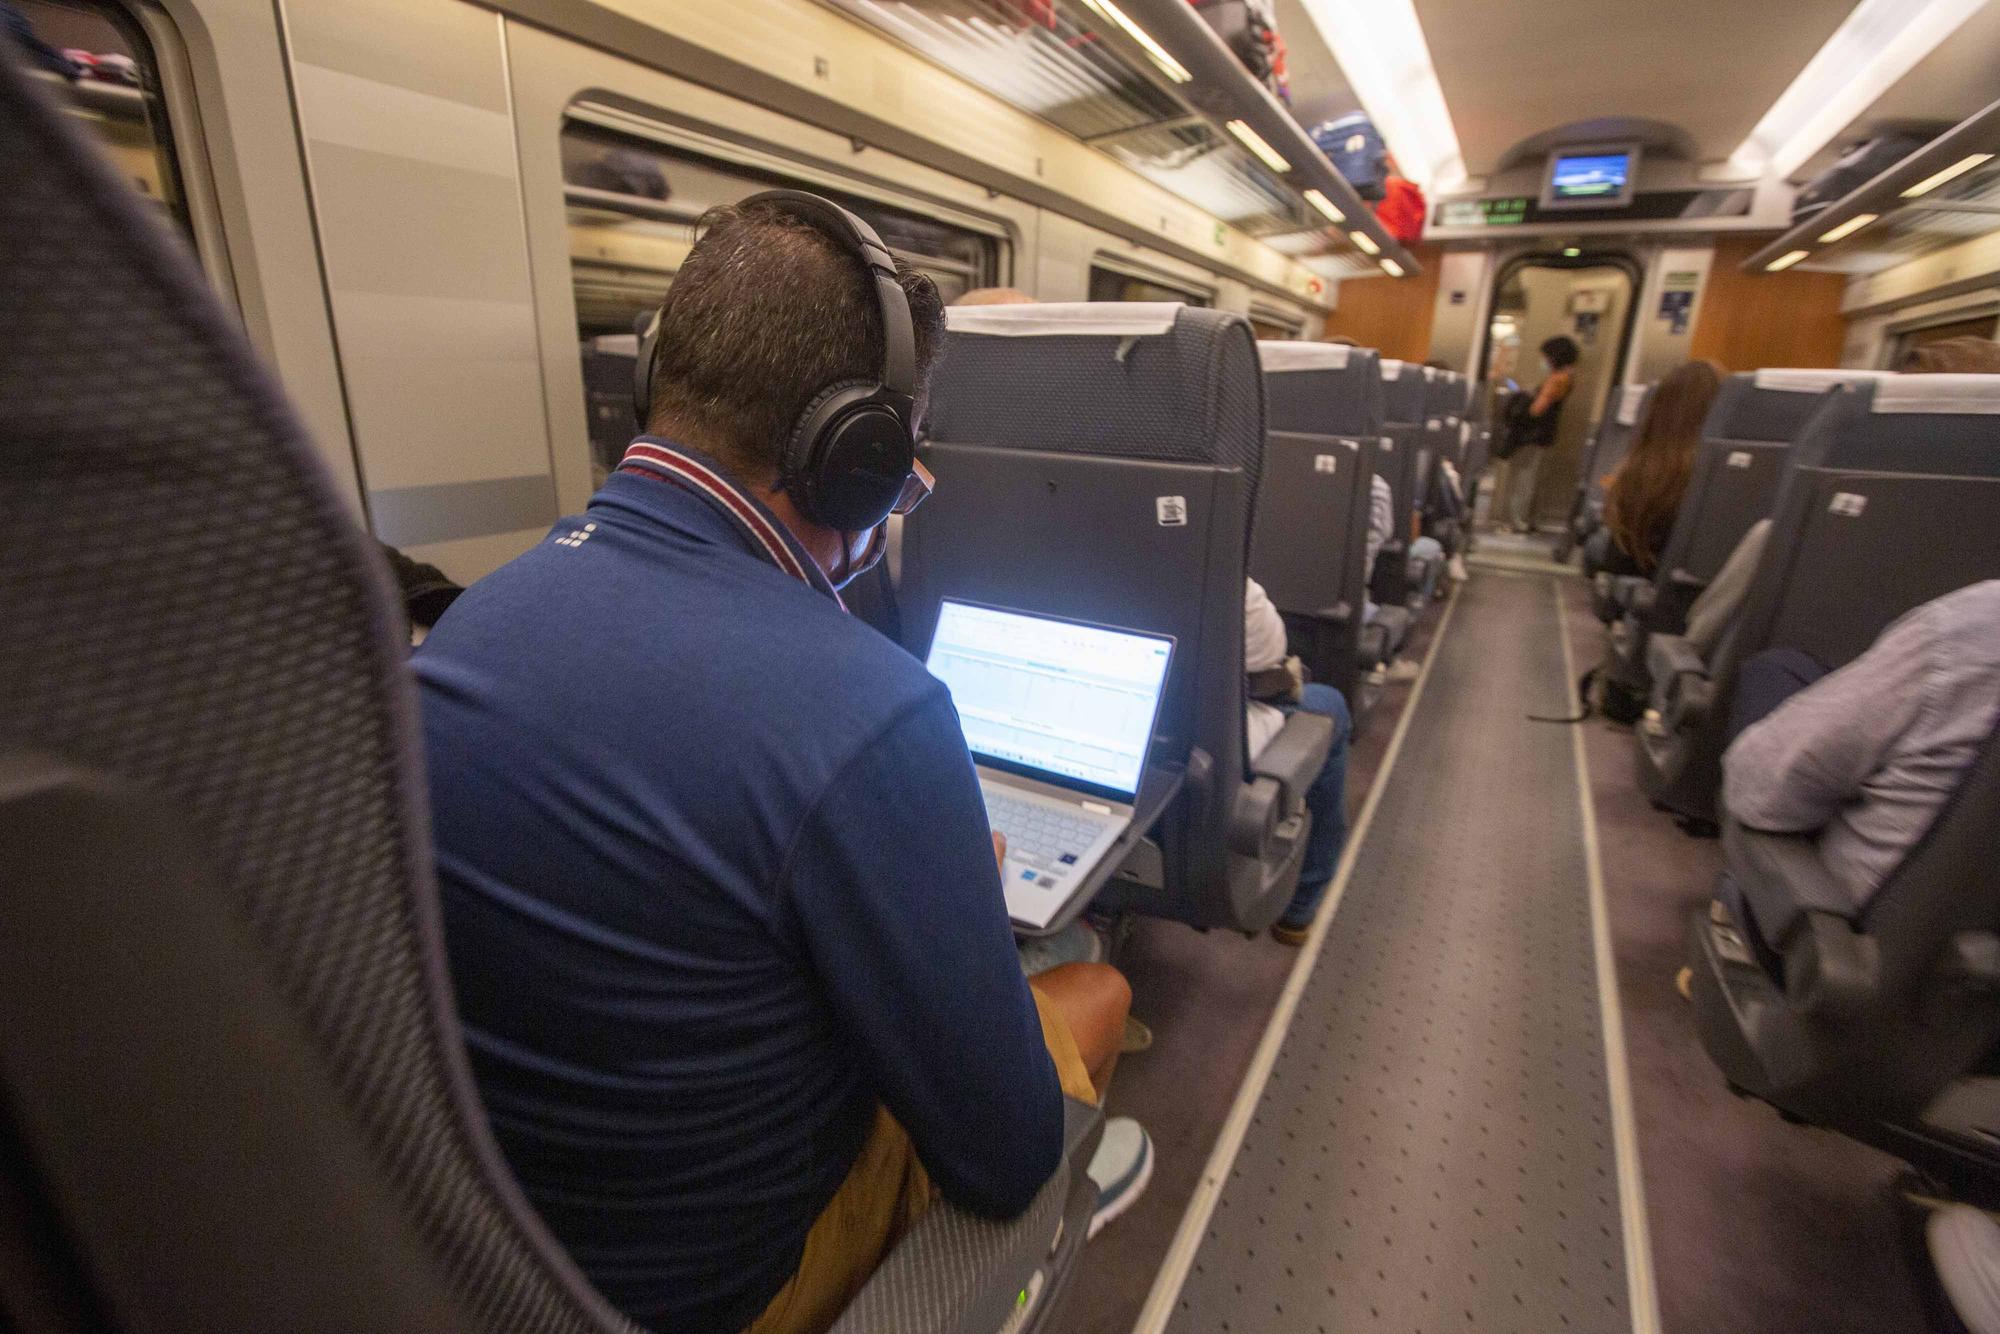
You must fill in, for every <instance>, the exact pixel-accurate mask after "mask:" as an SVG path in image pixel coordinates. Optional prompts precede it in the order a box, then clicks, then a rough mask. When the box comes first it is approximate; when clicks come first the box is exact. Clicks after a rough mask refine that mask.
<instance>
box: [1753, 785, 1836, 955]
mask: <svg viewBox="0 0 2000 1334" xmlns="http://www.w3.org/2000/svg"><path fill="white" fill-rule="evenodd" d="M1722 854H1723V857H1724V859H1725V861H1726V863H1727V865H1728V868H1729V875H1730V878H1731V879H1733V880H1734V881H1735V882H1736V887H1737V889H1738V890H1739V891H1741V893H1742V895H1743V898H1744V901H1745V902H1746V903H1748V904H1749V906H1750V911H1751V912H1752V913H1753V914H1754V915H1755V916H1756V919H1757V930H1758V934H1759V935H1761V936H1763V938H1764V943H1765V944H1767V945H1769V946H1770V947H1771V948H1772V949H1774V950H1777V951H1779V952H1780V953H1782V952H1783V951H1784V950H1785V948H1786V946H1787V944H1788V943H1789V942H1790V938H1791V935H1792V933H1793V932H1794V931H1796V930H1798V929H1799V927H1800V926H1801V925H1802V924H1803V923H1804V921H1805V918H1806V915H1807V914H1809V913H1822V914H1826V915H1829V916H1832V917H1837V918H1840V919H1842V920H1843V921H1848V922H1851V921H1852V920H1853V918H1854V914H1855V911H1856V909H1855V904H1854V900H1853V898H1852V896H1850V895H1849V893H1848V891H1847V889H1846V887H1845V886H1843V885H1842V884H1841V883H1840V882H1839V881H1837V880H1835V879H1834V877H1833V873H1832V872H1831V871H1829V870H1828V869H1827V865H1826V861H1825V859H1824V858H1822V857H1821V856H1820V855H1819V844H1818V841H1817V840H1816V839H1815V838H1814V837H1813V836H1812V835H1810V834H1773V833H1766V832H1765V831H1763V830H1759V829H1752V828H1750V827H1749V826H1747V825H1745V824H1743V823H1742V822H1741V821H1739V820H1737V819H1735V818H1734V817H1733V816H1730V815H1728V814H1726V813H1725V815H1724V817H1723V821H1722Z"/></svg>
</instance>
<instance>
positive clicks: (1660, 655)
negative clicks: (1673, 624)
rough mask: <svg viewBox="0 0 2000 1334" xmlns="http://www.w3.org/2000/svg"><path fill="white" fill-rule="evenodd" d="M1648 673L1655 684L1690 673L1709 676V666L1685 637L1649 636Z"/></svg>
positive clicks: (1647, 650) (1647, 645)
mask: <svg viewBox="0 0 2000 1334" xmlns="http://www.w3.org/2000/svg"><path fill="white" fill-rule="evenodd" d="M1646 673H1647V675H1649V676H1651V677H1652V678H1653V680H1654V681H1655V682H1660V681H1668V680H1672V679H1673V678H1674V677H1677V676H1685V675H1688V674H1690V673H1694V674H1698V675H1701V676H1706V675H1708V664H1707V663H1705V662H1703V661H1702V659H1701V654H1699V653H1697V652H1695V649H1694V645H1692V644H1690V643H1688V641H1687V638H1686V636H1684V635H1649V636H1647V639H1646Z"/></svg>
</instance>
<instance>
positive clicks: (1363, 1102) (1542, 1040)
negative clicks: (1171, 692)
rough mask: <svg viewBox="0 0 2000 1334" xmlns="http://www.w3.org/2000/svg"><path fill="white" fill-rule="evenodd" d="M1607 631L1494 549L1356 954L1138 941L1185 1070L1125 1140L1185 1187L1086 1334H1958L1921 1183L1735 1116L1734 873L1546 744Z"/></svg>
mask: <svg viewBox="0 0 2000 1334" xmlns="http://www.w3.org/2000/svg"><path fill="white" fill-rule="evenodd" d="M1599 635H1600V631H1599V628H1598V626H1597V624H1596V622H1595V621H1594V620H1593V619H1592V618H1591V617H1590V614H1589V610H1588V606H1587V599H1586V597H1585V590H1584V588H1583V585H1582V583H1581V581H1580V580H1578V579H1577V578H1575V577H1574V575H1572V574H1570V573H1569V572H1567V571H1565V570H1563V569H1562V568H1561V567H1558V566H1555V565H1553V564H1551V563H1550V562H1549V561H1548V558H1547V553H1546V542H1545V541H1544V542H1542V543H1536V542H1533V541H1522V540H1511V539H1505V538H1498V537H1494V538H1488V539H1487V540H1486V541H1485V543H1484V545H1483V547H1482V553H1481V556H1480V557H1479V558H1477V559H1476V560H1475V563H1474V578H1473V580H1472V581H1471V582H1470V583H1469V584H1467V585H1466V586H1465V587H1464V588H1463V589H1462V590H1461V592H1460V593H1459V594H1458V595H1457V597H1456V600H1455V601H1454V602H1453V603H1451V604H1448V605H1447V606H1441V607H1439V608H1435V609H1433V610H1431V611H1430V612H1428V613H1427V614H1426V616H1425V617H1424V618H1422V620H1421V621H1420V622H1419V625H1418V628H1417V630H1416V632H1415V636H1414V638H1413V641H1412V643H1411V645H1410V646H1409V653H1410V655H1411V656H1413V657H1416V658H1418V659H1420V660H1427V662H1428V666H1427V667H1426V670H1425V672H1424V673H1423V674H1422V675H1421V676H1420V677H1419V678H1418V680H1417V681H1416V682H1415V683H1414V685H1412V684H1410V683H1403V684H1399V685H1396V686H1392V688H1391V690H1390V692H1389V693H1388V694H1387V695H1386V696H1385V698H1384V700H1383V701H1382V703H1381V705H1380V706H1378V710H1377V712H1376V714H1375V715H1374V716H1373V717H1371V718H1370V719H1369V720H1368V722H1367V724H1366V725H1365V727H1364V729H1363V731H1362V733H1361V735H1360V737H1359V738H1358V739H1357V741H1356V743H1355V746H1354V748H1353V750H1352V752H1351V756H1350V770H1349V804H1350V810H1351V812H1352V813H1353V818H1354V836H1353V839H1352V843H1353V846H1352V847H1351V848H1350V849H1349V854H1348V858H1347V861H1346V862H1345V863H1344V865H1343V880H1342V881H1341V882H1338V883H1337V886H1336V889H1337V893H1338V897H1337V898H1335V899H1334V901H1333V902H1332V904H1331V907H1330V911H1328V912H1326V913H1323V918H1324V919H1325V920H1324V921H1323V923H1322V926H1321V936H1320V937H1319V938H1317V939H1316V940H1315V942H1314V943H1313V944H1311V945H1308V947H1307V949H1306V951H1304V952H1303V954H1302V953H1300V952H1297V951H1292V950H1287V949H1284V948H1282V947H1280V946H1278V945H1277V944H1275V943H1274V942H1272V941H1271V940H1269V939H1267V938H1260V939H1258V940H1245V939H1244V938H1242V937H1241V936H1234V935H1227V934H1224V933H1219V932H1218V933H1210V934H1208V935H1199V934H1196V933H1194V932H1190V931H1187V930H1185V929H1184V928H1179V927H1174V926H1170V925H1166V924H1162V923H1150V922H1148V923H1141V924H1139V925H1138V926H1136V927H1135V928H1134V930H1133V932H1132V934H1131V936H1130V938H1129V939H1128V940H1127V941H1126V942H1125V944H1124V947H1123V948H1122V949H1121V951H1120V954H1119V963H1120V964H1121V966H1122V967H1124V969H1125V970H1126V973H1127V975H1128V976H1129V977H1130V978H1131V980H1132V983H1133V989H1134V993H1135V997H1136V1000H1135V1008H1136V1010H1137V1012H1138V1013H1139V1015H1140V1016H1141V1017H1142V1018H1144V1019H1146V1020H1147V1022H1148V1023H1149V1024H1150V1025H1152V1027H1153V1028H1154V1031H1155V1032H1156V1034H1157V1040H1156V1043H1155V1045H1154V1047H1153V1048H1152V1049H1151V1050H1150V1051H1147V1052H1145V1053H1142V1054H1138V1055H1135V1056H1132V1057H1129V1058H1128V1059H1127V1061H1126V1063H1125V1064H1124V1065H1122V1066H1121V1067H1120V1070H1119V1074H1118V1077H1117V1080H1116V1082H1115V1084H1114V1087H1113V1090H1112V1096H1111V1108H1110V1110H1111V1111H1112V1112H1113V1113H1115V1114H1126V1115H1132V1116H1136V1117H1138V1118H1139V1119H1140V1120H1141V1121H1142V1122H1143V1123H1144V1124H1145V1125H1146V1126H1147V1128H1148V1130H1149V1131H1150V1133H1151V1134H1152V1136H1153V1140H1154V1144H1155V1150H1156V1154H1157V1163H1156V1167H1155V1173H1154V1179H1153V1184H1152V1187H1151V1189H1150V1191H1149V1192H1148V1194H1147V1196H1146V1197H1145V1198H1144V1199H1142V1200H1140V1201H1139V1202H1138V1204H1137V1205H1136V1206H1135V1207H1134V1208H1133V1209H1132V1210H1131V1211H1130V1212H1129V1213H1128V1214H1127V1215H1126V1216H1125V1217H1123V1218H1121V1219H1120V1220H1119V1221H1118V1222H1117V1223H1115V1224H1114V1225H1113V1226H1112V1227H1111V1228H1109V1229H1108V1230H1107V1231H1106V1232H1105V1233H1104V1234H1103V1235H1102V1236H1101V1237H1099V1238H1098V1239H1097V1240H1095V1241H1094V1242H1093V1243H1092V1244H1091V1249H1090V1252H1089V1254H1088V1255H1087V1256H1086V1261H1085V1264H1084V1266H1083V1270H1082V1272H1081V1273H1080V1274H1079V1276H1078V1279H1077V1282H1076V1285H1075V1287H1074V1288H1073V1289H1072V1290H1071V1292H1070V1293H1069V1294H1068V1296H1067V1298H1066V1299H1065V1304H1064V1307H1063V1309H1062V1310H1061V1311H1059V1312H1057V1313H1056V1315H1057V1317H1058V1318H1057V1320H1056V1322H1055V1325H1056V1328H1057V1329H1058V1330H1059V1331H1061V1332H1062V1334H1126V1332H1127V1331H1143V1332H1144V1334H1155V1332H1156V1331H1162V1330H1171V1331H1173V1332H1174V1334H1211V1332H1212V1331H1272V1332H1273V1334H1275V1332H1276V1331H1304V1332H1305V1334H1312V1331H1315V1330H1357V1329H1394V1330H1415V1331H1432V1330H1480V1331H1485V1330H1494V1331H1500V1330H1533V1331H1541V1330H1556V1329H1576V1330H1623V1329H1627V1328H1630V1329H1635V1330H1641V1331H1644V1330H1651V1329H1656V1328H1658V1329H1665V1330H1668V1331H1672V1332H1673V1334H1683V1332H1685V1334H1694V1332H1695V1331H1724V1330H1726V1331H1793V1330H1797V1331H1806V1330H1813V1331H1821V1330H1827V1331H1845V1330H1854V1331H1860V1330H1870V1331H1889V1332H1895V1331H1904V1330H1910V1331H1916V1330H1921V1329H1922V1328H1924V1325H1923V1321H1922V1318H1921V1314H1920V1309H1919V1303H1918V1297H1917V1283H1916V1280H1915V1279H1914V1277H1913V1274H1914V1272H1915V1271H1914V1269H1913V1267H1912V1264H1911V1262H1910V1261H1909V1259H1908V1258H1907V1257H1906V1254H1905V1252H1904V1250H1903V1247H1902V1243H1901V1240H1900V1234H1899V1231H1898V1216H1897V1212H1896V1210H1895V1208H1894V1207H1893V1203H1892V1199H1891V1183H1892V1182H1893V1180H1894V1178H1895V1176H1896V1172H1897V1165H1896V1164H1895V1163H1894V1162H1892V1161H1891V1160H1890V1159H1888V1158H1886V1157H1884V1156H1882V1155H1880V1154H1877V1153H1874V1152H1873V1151H1870V1150H1867V1149H1864V1148H1862V1147H1860V1146H1858V1145H1856V1144H1854V1143H1852V1142H1851V1141H1847V1140H1844V1139H1842V1138H1840V1137H1838V1136H1835V1135H1832V1134H1829V1133H1827V1132H1823V1131H1818V1130H1813V1129H1809V1128H1805V1127H1800V1126H1793V1125H1788V1124H1785V1123H1784V1122H1781V1121H1780V1120H1779V1119H1778V1118H1777V1117H1776V1115H1775V1114H1774V1113H1772V1112H1771V1111H1770V1110H1769V1109H1768V1108H1765V1107H1763V1106H1761V1105H1759V1104H1754V1103H1748V1102H1743V1101H1740V1100H1738V1099H1736V1098H1734V1097H1732V1096H1731V1095H1730V1094H1729V1093H1728V1091H1727V1090H1726V1089H1725V1087H1724V1086H1723V1084H1722V1082H1721V1080H1720V1078H1719V1076H1717V1075H1716V1073H1715V1071H1714V1069H1713V1067H1712V1066H1711V1065H1710V1064H1709V1063H1708V1060H1707V1057H1706V1056H1705V1054H1704V1053H1703V1052H1702V1050H1701V1047H1700V1044H1699V1042H1698V1041H1697V1040H1696V1038H1695V1035H1694V1032H1693V1029H1692V1026H1691V1025H1690V1024H1689V1022H1688V1017H1687V1013H1686V1007H1685V1003H1684V1002H1683V1001H1682V1000H1681V999H1680V997H1679V995H1678V993H1677V992H1676V991H1675V990H1674V985H1673V975H1674V972H1675V971H1676V969H1677V968H1678V967H1679V963H1680V960H1679V950H1680V942H1681V938H1682V937H1681V932H1682V929H1683V924H1684V923H1685V921H1686V919H1687V916H1688V914H1689V913H1691V912H1696V911H1700V909H1701V907H1702V905H1703V903H1704V902H1705V899H1706V890H1707V887H1708V885H1709V884H1710V883H1711V882H1712V880H1713V877H1714V874H1715V870H1716V868H1717V865H1718V863H1719V852H1718V849H1717V846H1716V845H1715V844H1714V843H1712V842H1703V841H1698V840H1694V839H1690V838H1688V837H1687V836H1686V835H1684V834H1682V833H1680V832H1679V831H1678V830H1677V829H1676V828H1675V827H1674V826H1673V824H1672V823H1671V822H1670V821H1668V820H1667V819H1666V818H1664V817H1663V816H1661V815H1659V814H1657V813H1656V812H1654V811H1653V810H1651V809H1650V807H1649V806H1648V804H1647V802H1646V800H1645V798H1644V797H1643V795H1641V794H1640V793H1639V792H1638V790H1637V787H1636V784H1635V782H1634V778H1633V774H1632V761H1631V754H1630V751H1631V745H1632V742H1631V737H1630V734H1629V731H1627V730H1625V729H1620V728H1617V727H1613V726H1611V725H1609V724H1606V723H1604V722H1603V721H1601V720H1595V719H1593V720H1591V721H1589V722H1586V723H1583V724H1580V725H1575V726H1571V725H1565V724H1563V723H1561V722H1546V721H1536V720H1534V719H1531V718H1530V716H1529V715H1539V716H1541V717H1543V718H1551V717H1560V716H1563V715H1565V714H1567V713H1568V712H1569V711H1570V699H1571V696H1570V692H1569V689H1568V684H1567V683H1568V681H1569V680H1570V679H1571V676H1572V674H1573V672H1574V671H1578V670H1581V668H1582V667H1583V666H1584V665H1587V664H1588V662H1589V660H1590V659H1591V658H1592V656H1593V655H1594V654H1595V653H1596V651H1597V647H1598V644H1599ZM1565 642H1567V644H1568V646H1569V650H1568V652H1567V654H1566V652H1565ZM1586 797H1587V801H1586V800H1580V798H1586ZM1593 832H1594V835H1595V839H1594V841H1593V838H1592V834H1593ZM1594 877H1595V878H1594ZM1593 885H1595V886H1596V887H1597V888H1596V891H1595V892H1594V891H1593ZM1593 904H1595V905H1596V907H1595V908H1594V907H1593ZM1605 985H1609V986H1610V987H1611V988H1612V991H1611V993H1610V994H1609V995H1607V994H1606V992H1605V989H1604V987H1605Z"/></svg>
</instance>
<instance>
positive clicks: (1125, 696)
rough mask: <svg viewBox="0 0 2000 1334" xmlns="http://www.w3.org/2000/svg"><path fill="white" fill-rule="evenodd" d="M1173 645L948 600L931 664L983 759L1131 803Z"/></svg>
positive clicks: (1150, 637)
mask: <svg viewBox="0 0 2000 1334" xmlns="http://www.w3.org/2000/svg"><path fill="white" fill-rule="evenodd" d="M1173 646H1174V641H1173V640H1172V639H1170V638H1167V637H1166V636H1163V635H1146V634H1137V633H1134V632H1132V631H1130V630H1112V629H1107V628H1105V627H1103V626H1096V625H1085V624H1082V623H1080V622H1077V621H1065V620H1059V619H1055V618H1052V617H1046V616H1034V615H1030V614H1029V613H1027V612H1019V611H1004V610H1002V609H1000V608H998V607H982V606H976V605H973V604H971V603H965V602H954V601H952V600H950V599H946V600H945V602H944V604H943V606H942V607H941V608H940V610H939V612H938V624H937V632H936V634H935V635H934V636H933V637H932V639H931V651H930V657H929V659H928V661H927V663H926V665H927V666H929V668H930V669H931V674H932V675H934V676H936V677H937V678H938V679H939V680H941V681H943V682H944V683H945V685H946V686H948V687H950V689H951V698H952V702H953V703H954V704H955V705H957V706H958V716H959V720H960V722H961V723H962V724H963V725H964V728H965V744H966V746H967V747H968V748H969V749H970V750H971V751H972V753H973V754H974V755H976V756H977V757H979V758H980V759H982V760H990V761H994V762H996V763H998V764H1000V765H1002V766H1004V767H1008V768H1013V769H1018V770H1021V771H1025V772H1028V773H1031V774H1034V775H1036V776H1039V777H1046V778H1050V779H1053V780H1054V781H1056V782H1059V783H1062V784H1064V785H1065V786H1070V787H1074V786H1078V785H1084V786H1088V787H1092V788H1096V789H1100V790H1102V791H1106V792H1113V793H1117V794H1118V795H1120V796H1122V797H1127V798H1129V797H1131V796H1132V795H1133V794H1134V793H1135V792H1137V791H1138V788H1139V775H1140V772H1141V770H1142V769H1143V768H1144V767H1145V763H1146V749H1147V746H1148V745H1149V744H1150V743H1151V742H1152V738H1153V722H1154V719H1155V717H1156V716H1157V715H1158V713H1159V711H1160V696H1161V694H1162V692H1163V691H1164V690H1165V689H1166V683H1167V664H1168V662H1169V661H1170V660H1171V658H1172V656H1173Z"/></svg>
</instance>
